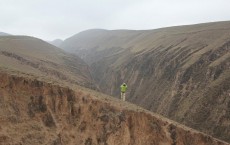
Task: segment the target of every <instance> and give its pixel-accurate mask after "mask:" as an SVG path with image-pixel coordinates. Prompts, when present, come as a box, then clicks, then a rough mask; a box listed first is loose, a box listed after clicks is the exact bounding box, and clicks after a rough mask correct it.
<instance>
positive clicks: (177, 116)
mask: <svg viewBox="0 0 230 145" xmlns="http://www.w3.org/2000/svg"><path fill="white" fill-rule="evenodd" d="M62 47H63V48H64V49H65V50H68V51H71V52H75V53H76V54H77V55H79V56H80V57H81V58H83V59H84V60H85V61H86V62H87V63H88V64H90V65H91V71H92V75H93V77H94V79H95V81H96V82H97V83H98V84H99V86H100V89H101V91H103V92H104V93H107V94H112V95H116V96H117V97H119V86H120V84H121V83H122V82H126V83H127V84H128V86H129V91H128V93H127V96H128V100H129V101H131V102H133V103H136V104H138V105H141V106H143V107H145V108H146V109H148V110H151V111H154V112H158V113H160V114H162V115H164V116H166V117H169V118H171V119H174V120H176V121H179V122H181V123H183V124H186V125H188V126H190V127H192V128H196V129H199V130H201V131H204V132H206V133H208V134H211V135H214V136H215V137H218V138H221V139H223V140H226V141H229V142H230V138H229V136H230V126H229V124H230V96H229V94H230V22H216V23H207V24H198V25H191V26H181V27H170V28H162V29H156V30H145V31H132V30H117V31H115V30H114V31H108V30H88V31H84V32H82V33H79V34H77V35H75V36H73V37H71V38H69V39H67V40H65V41H64V42H63V44H62Z"/></svg>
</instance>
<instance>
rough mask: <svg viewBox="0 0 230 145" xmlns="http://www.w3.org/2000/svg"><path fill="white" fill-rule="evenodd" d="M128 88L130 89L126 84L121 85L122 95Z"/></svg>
mask: <svg viewBox="0 0 230 145" xmlns="http://www.w3.org/2000/svg"><path fill="white" fill-rule="evenodd" d="M127 88H128V87H127V85H126V84H122V85H121V92H122V93H125V91H126V90H127Z"/></svg>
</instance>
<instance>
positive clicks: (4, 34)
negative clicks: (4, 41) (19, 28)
mask: <svg viewBox="0 0 230 145" xmlns="http://www.w3.org/2000/svg"><path fill="white" fill-rule="evenodd" d="M9 35H10V34H7V33H4V32H0V36H9Z"/></svg>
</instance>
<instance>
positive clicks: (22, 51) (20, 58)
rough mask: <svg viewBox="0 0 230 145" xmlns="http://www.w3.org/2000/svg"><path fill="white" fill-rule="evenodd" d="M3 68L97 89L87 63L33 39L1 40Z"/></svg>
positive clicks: (16, 37)
mask: <svg viewBox="0 0 230 145" xmlns="http://www.w3.org/2000/svg"><path fill="white" fill-rule="evenodd" d="M0 68H2V69H7V70H11V71H20V72H23V73H26V74H30V75H34V76H36V77H40V78H43V79H46V80H50V81H64V82H66V83H71V84H80V85H83V86H87V87H94V86H93V83H92V78H91V75H90V72H89V67H88V65H87V64H86V63H85V62H84V61H82V60H81V59H80V58H78V57H77V56H74V55H72V54H68V53H66V52H64V51H63V50H61V49H59V48H57V47H54V46H52V45H50V44H48V43H47V42H45V41H42V40H40V39H37V38H33V37H28V36H1V37H0Z"/></svg>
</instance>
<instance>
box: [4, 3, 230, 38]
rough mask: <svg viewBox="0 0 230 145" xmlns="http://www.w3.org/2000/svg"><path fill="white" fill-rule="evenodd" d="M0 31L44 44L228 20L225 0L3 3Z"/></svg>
mask: <svg viewBox="0 0 230 145" xmlns="http://www.w3.org/2000/svg"><path fill="white" fill-rule="evenodd" d="M2 3H3V4H2V5H1V6H0V12H1V13H0V19H1V23H0V32H5V33H9V34H12V35H27V36H33V37H37V38H40V39H43V40H46V41H52V40H55V39H61V40H65V39H67V38H69V37H71V36H73V35H75V34H77V33H79V32H82V31H85V30H89V29H106V30H120V29H127V30H152V29H158V28H165V27H172V26H182V25H192V24H200V23H209V22H218V21H229V20H230V10H229V8H228V6H229V5H230V1H228V0H218V1H217V0H202V1H198V0H194V1H182V0H176V1H173V2H172V1H170V0H164V1H158V0H156V1H148V0H143V1H138V0H132V1H131V0H127V1H121V0H116V1H114V0H111V1H108V0H107V1H106V0H100V1H99V0H96V1H93V2H92V1H90V0H86V1H78V0H77V1H74V0H69V1H63V0H58V1H54V0H50V1H45V0H34V1H29V0H22V1H20V2H19V1H16V2H15V1H14V0H3V1H2Z"/></svg>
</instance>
